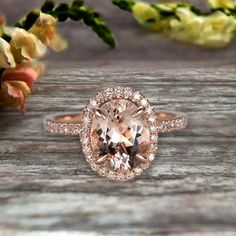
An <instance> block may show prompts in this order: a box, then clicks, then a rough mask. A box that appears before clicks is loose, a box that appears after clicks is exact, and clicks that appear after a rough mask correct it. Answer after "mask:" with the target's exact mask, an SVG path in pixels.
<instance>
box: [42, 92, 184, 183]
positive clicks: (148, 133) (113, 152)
mask: <svg viewBox="0 0 236 236" xmlns="http://www.w3.org/2000/svg"><path fill="white" fill-rule="evenodd" d="M186 126H187V115H186V114H184V113H180V112H175V111H157V112H154V110H153V108H152V106H151V105H150V103H149V102H148V100H147V99H146V98H145V97H144V96H143V95H142V94H141V93H140V92H138V91H133V90H132V89H131V88H128V87H124V88H123V87H112V88H105V89H103V90H102V91H101V92H99V93H97V94H96V95H95V96H94V97H92V98H91V99H90V101H89V103H88V105H86V107H85V109H84V112H83V114H80V113H66V114H65V113H59V114H54V115H49V116H47V117H46V118H45V120H44V127H45V129H46V130H47V131H49V132H51V133H53V134H63V135H79V136H80V140H81V144H82V150H83V152H84V155H85V157H86V160H87V161H88V163H89V165H90V166H91V168H92V169H93V170H94V171H96V172H97V173H98V174H99V175H101V176H105V177H107V178H108V179H112V180H120V181H124V180H129V179H133V178H134V177H136V176H138V175H140V174H141V173H142V172H143V171H144V170H145V169H147V168H148V167H149V165H150V164H151V162H152V161H153V160H154V158H155V154H156V151H157V149H158V135H159V134H160V133H166V132H172V131H176V130H180V129H183V128H185V127H186Z"/></svg>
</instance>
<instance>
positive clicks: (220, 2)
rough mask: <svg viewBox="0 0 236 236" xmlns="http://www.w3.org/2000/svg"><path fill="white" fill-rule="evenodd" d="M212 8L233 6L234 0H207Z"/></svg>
mask: <svg viewBox="0 0 236 236" xmlns="http://www.w3.org/2000/svg"><path fill="white" fill-rule="evenodd" d="M208 3H209V5H210V6H211V7H212V8H235V6H236V4H235V1H234V0H208Z"/></svg>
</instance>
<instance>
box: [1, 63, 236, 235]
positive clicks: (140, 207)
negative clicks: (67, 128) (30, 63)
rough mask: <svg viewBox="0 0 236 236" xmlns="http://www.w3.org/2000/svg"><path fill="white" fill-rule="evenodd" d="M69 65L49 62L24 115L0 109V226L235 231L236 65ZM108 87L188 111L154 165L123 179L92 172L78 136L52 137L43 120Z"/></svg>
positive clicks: (25, 231)
mask: <svg viewBox="0 0 236 236" xmlns="http://www.w3.org/2000/svg"><path fill="white" fill-rule="evenodd" d="M75 65H76V64H74V65H73V63H72V65H68V64H67V66H66V68H60V65H58V64H55V65H54V68H50V66H49V69H48V71H47V73H46V75H45V76H44V78H42V79H41V80H40V81H39V82H38V84H37V86H36V88H35V91H34V95H33V96H31V97H30V98H29V100H28V102H27V105H28V112H27V115H26V117H24V118H22V117H21V115H20V114H19V113H17V112H15V111H12V110H9V111H8V112H6V111H1V112H0V119H1V124H0V163H1V165H0V212H1V214H0V232H1V233H3V234H4V235H7V234H9V235H15V234H16V233H18V234H17V235H26V236H27V235H30V234H32V235H34V236H35V235H36V236H37V235H38V234H39V231H44V233H45V235H54V234H55V235H59V236H60V234H62V233H63V231H64V232H67V233H68V234H69V235H73V234H74V235H90V234H91V235H99V234H100V235H166V234H169V235H184V234H185V235H190V236H191V235H199V234H200V235H208V236H209V235H217V234H219V235H234V234H235V232H236V226H235V225H236V208H235V205H236V159H235V155H236V148H235V140H236V131H235V119H236V105H235V104H236V96H235V85H236V79H235V73H236V70H235V69H234V68H232V67H230V68H228V67H224V66H223V67H220V68H218V69H215V68H208V69H206V68H204V69H203V68H201V69H200V68H194V67H192V68H191V69H189V68H185V69H181V68H178V67H176V68H175V69H172V70H170V69H168V66H167V68H166V69H163V68H162V69H155V68H154V67H153V65H150V64H149V67H150V69H149V70H145V69H141V68H138V69H128V68H129V66H127V65H126V67H125V68H126V69H125V68H121V67H120V66H119V65H115V66H114V67H113V66H112V67H111V66H110V65H108V66H104V67H103V69H100V70H97V69H93V68H90V69H78V68H77V67H76V66H75ZM130 68H131V67H130ZM147 68H148V66H147ZM151 68H152V69H151ZM64 81H66V86H65V82H64ZM108 84H119V85H125V86H131V87H133V88H135V89H140V90H141V91H142V92H143V93H144V94H146V95H147V97H148V98H149V100H150V101H151V103H152V104H154V107H155V108H156V109H158V108H161V109H167V108H168V109H177V110H183V111H186V112H187V113H188V115H189V117H190V124H189V127H188V128H187V129H186V130H184V131H182V132H179V133H176V134H172V135H170V134H169V135H163V136H162V137H161V138H160V148H159V150H158V155H157V158H156V160H155V161H154V162H153V164H152V166H151V167H150V168H149V170H147V171H146V172H145V173H144V174H143V175H141V176H140V177H138V178H137V179H136V180H134V181H131V182H127V183H114V182H111V181H108V180H106V179H103V178H101V177H98V176H97V175H96V174H95V173H94V172H92V171H91V170H90V169H89V167H88V165H87V163H86V161H85V159H84V158H83V154H82V153H81V147H80V144H79V140H78V138H76V137H63V136H60V137H59V136H55V135H50V134H47V133H46V132H45V131H44V130H43V126H42V120H43V118H44V116H45V115H46V114H48V113H50V112H55V111H63V110H70V111H76V110H79V111H82V109H83V106H84V105H85V104H86V102H87V100H88V99H89V98H90V96H91V95H93V94H94V93H95V92H96V91H97V90H98V88H99V87H102V86H104V85H108ZM68 104H69V107H68ZM9 230H10V231H9ZM29 231H31V233H30V232H29Z"/></svg>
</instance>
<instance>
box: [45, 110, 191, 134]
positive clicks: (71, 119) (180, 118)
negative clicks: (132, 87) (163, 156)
mask: <svg viewBox="0 0 236 236" xmlns="http://www.w3.org/2000/svg"><path fill="white" fill-rule="evenodd" d="M155 116H156V123H155V125H156V128H157V132H159V133H168V132H174V131H177V130H181V129H184V128H185V127H186V126H187V115H186V114H185V113H182V112H176V111H159V112H158V113H155ZM82 117H83V115H82V114H81V113H56V114H52V115H48V116H46V117H45V119H44V128H45V129H46V130H47V131H48V132H50V133H53V134H60V135H71V136H76V135H79V134H80V132H81V130H82Z"/></svg>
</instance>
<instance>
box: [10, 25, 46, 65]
mask: <svg viewBox="0 0 236 236" xmlns="http://www.w3.org/2000/svg"><path fill="white" fill-rule="evenodd" d="M7 33H8V34H9V35H10V36H11V41H10V45H11V50H12V53H13V55H14V58H15V60H16V62H18V63H19V62H21V61H24V60H32V59H34V58H39V57H42V56H44V55H45V53H46V47H45V45H44V44H43V43H42V42H41V41H40V40H39V39H38V38H37V37H36V36H35V35H34V34H32V33H29V32H27V31H25V30H24V29H20V28H8V29H7Z"/></svg>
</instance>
